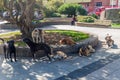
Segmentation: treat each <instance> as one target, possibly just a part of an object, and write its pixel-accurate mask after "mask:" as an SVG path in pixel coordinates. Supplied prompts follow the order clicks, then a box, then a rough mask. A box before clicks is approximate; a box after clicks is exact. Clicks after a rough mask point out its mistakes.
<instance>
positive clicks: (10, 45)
mask: <svg viewBox="0 0 120 80" xmlns="http://www.w3.org/2000/svg"><path fill="white" fill-rule="evenodd" d="M0 40H2V41H3V44H4V45H3V51H4V56H5V59H7V58H8V59H9V57H10V59H11V62H13V60H12V54H13V56H14V61H15V62H16V48H15V45H14V40H9V41H7V42H5V41H4V39H2V38H0Z"/></svg>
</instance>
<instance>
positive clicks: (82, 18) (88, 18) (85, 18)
mask: <svg viewBox="0 0 120 80" xmlns="http://www.w3.org/2000/svg"><path fill="white" fill-rule="evenodd" d="M77 20H78V22H94V20H95V18H93V17H92V16H77Z"/></svg>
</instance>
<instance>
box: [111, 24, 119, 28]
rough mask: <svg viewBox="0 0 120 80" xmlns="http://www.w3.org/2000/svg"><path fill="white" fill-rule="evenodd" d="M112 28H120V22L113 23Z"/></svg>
mask: <svg viewBox="0 0 120 80" xmlns="http://www.w3.org/2000/svg"><path fill="white" fill-rule="evenodd" d="M111 27H112V28H120V23H113V24H112V25H111Z"/></svg>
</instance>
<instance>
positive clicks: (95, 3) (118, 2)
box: [64, 0, 120, 13]
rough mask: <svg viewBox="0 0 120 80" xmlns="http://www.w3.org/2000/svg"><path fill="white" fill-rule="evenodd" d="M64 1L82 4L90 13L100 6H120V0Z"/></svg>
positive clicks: (65, 0)
mask: <svg viewBox="0 0 120 80" xmlns="http://www.w3.org/2000/svg"><path fill="white" fill-rule="evenodd" d="M64 2H65V3H78V4H81V5H83V6H84V8H85V9H86V10H87V11H88V12H89V13H94V12H96V10H99V8H115V7H120V0H64Z"/></svg>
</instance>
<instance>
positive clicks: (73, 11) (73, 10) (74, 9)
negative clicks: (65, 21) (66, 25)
mask: <svg viewBox="0 0 120 80" xmlns="http://www.w3.org/2000/svg"><path fill="white" fill-rule="evenodd" d="M58 12H60V13H61V14H67V15H68V17H71V16H72V15H79V14H80V15H86V13H87V12H86V10H85V9H84V8H83V7H82V6H81V5H79V4H63V5H62V6H60V7H59V8H58Z"/></svg>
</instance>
